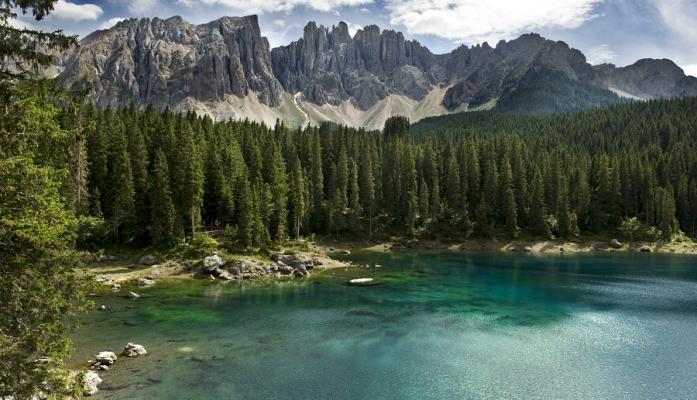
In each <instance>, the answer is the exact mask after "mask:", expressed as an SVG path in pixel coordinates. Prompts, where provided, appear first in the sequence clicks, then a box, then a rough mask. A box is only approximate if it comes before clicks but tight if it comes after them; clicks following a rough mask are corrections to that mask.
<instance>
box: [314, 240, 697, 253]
mask: <svg viewBox="0 0 697 400" xmlns="http://www.w3.org/2000/svg"><path fill="white" fill-rule="evenodd" d="M322 246H324V247H328V248H330V249H334V250H340V251H344V250H346V251H376V252H394V251H409V250H450V251H460V252H501V253H521V254H524V253H529V254H564V253H569V254H576V253H608V252H613V253H638V252H642V253H664V254H686V255H697V243H694V242H672V243H657V242H619V241H616V240H597V239H577V240H561V239H549V240H539V239H514V240H495V239H492V240H489V239H487V240H484V239H471V240H465V241H453V242H445V241H438V240H411V241H410V240H389V241H375V242H359V241H336V242H324V243H322Z"/></svg>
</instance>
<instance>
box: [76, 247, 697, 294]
mask: <svg viewBox="0 0 697 400" xmlns="http://www.w3.org/2000/svg"><path fill="white" fill-rule="evenodd" d="M419 250H448V251H457V252H464V253H467V252H501V253H520V254H532V255H543V254H552V255H554V254H557V255H559V254H578V253H589V254H593V253H632V252H634V253H636V252H642V253H663V254H684V255H697V243H694V242H688V241H685V242H672V243H656V242H619V241H617V240H597V239H587V240H586V239H577V240H559V239H555V240H552V239H550V240H539V239H515V240H483V239H471V240H466V241H455V242H445V241H438V240H400V239H396V240H387V241H351V240H327V239H324V240H319V241H318V242H317V243H316V244H312V245H311V247H310V248H309V249H307V250H293V249H289V250H284V249H280V250H279V251H277V252H275V253H274V254H275V255H278V254H285V255H292V256H296V257H299V258H300V259H304V260H308V262H310V263H312V264H316V265H317V268H312V267H311V268H309V270H310V272H311V273H312V274H307V275H306V276H299V275H298V276H296V275H294V274H293V273H292V272H291V273H289V274H288V275H281V274H274V273H271V274H264V273H263V268H269V267H270V266H272V265H274V264H276V265H283V262H280V263H277V262H276V261H274V260H271V259H270V258H268V257H263V256H259V255H253V254H237V253H226V252H224V251H222V252H220V253H222V254H221V257H222V259H223V261H224V262H225V264H226V265H231V264H238V265H239V264H240V263H243V264H247V265H249V266H251V268H253V269H254V270H255V271H262V273H261V274H258V275H254V274H251V275H250V276H247V275H244V276H242V275H238V276H233V278H232V279H219V280H230V281H235V280H249V281H265V280H289V279H296V278H300V279H302V278H305V277H310V276H312V275H320V274H322V273H323V272H324V271H327V270H332V269H336V268H344V269H345V268H350V267H352V264H351V262H347V261H344V260H341V259H340V258H341V256H346V255H349V254H350V253H351V252H354V251H374V252H383V253H385V252H388V253H389V252H398V251H419ZM134 257H137V258H134ZM148 257H150V258H152V260H149V261H150V262H145V263H143V262H142V261H143V259H145V258H148ZM273 257H274V256H272V258H273ZM204 259H205V257H197V258H187V259H177V258H173V257H158V256H157V255H152V254H149V253H148V254H143V255H140V256H134V255H132V254H131V255H130V256H125V257H122V256H104V257H103V259H102V260H99V261H97V262H95V263H93V264H92V265H91V266H90V267H89V268H88V272H89V273H91V274H93V275H94V276H95V278H96V280H97V282H99V283H101V284H102V285H105V286H107V287H114V286H113V285H114V284H116V285H122V284H133V285H138V282H139V280H143V279H146V280H151V281H156V280H159V279H179V280H182V279H183V280H188V279H201V278H205V279H214V278H216V277H215V276H211V275H210V274H204V275H201V274H200V273H198V272H200V268H201V265H202V264H203V261H204ZM141 282H142V281H141ZM144 286H147V282H146V284H145V285H144Z"/></svg>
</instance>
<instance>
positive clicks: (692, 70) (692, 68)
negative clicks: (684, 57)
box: [681, 64, 697, 77]
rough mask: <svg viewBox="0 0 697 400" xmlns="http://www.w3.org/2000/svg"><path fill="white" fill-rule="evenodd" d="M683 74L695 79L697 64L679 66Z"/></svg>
mask: <svg viewBox="0 0 697 400" xmlns="http://www.w3.org/2000/svg"><path fill="white" fill-rule="evenodd" d="M681 68H682V69H683V71H685V74H687V75H692V76H694V77H697V64H690V65H683V66H681Z"/></svg>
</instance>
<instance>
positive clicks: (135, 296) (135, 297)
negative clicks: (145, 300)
mask: <svg viewBox="0 0 697 400" xmlns="http://www.w3.org/2000/svg"><path fill="white" fill-rule="evenodd" d="M128 298H129V299H138V298H140V295H139V294H138V293H136V292H128Z"/></svg>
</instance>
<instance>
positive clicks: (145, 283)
mask: <svg viewBox="0 0 697 400" xmlns="http://www.w3.org/2000/svg"><path fill="white" fill-rule="evenodd" d="M155 283H157V282H155V281H154V280H153V279H149V278H138V286H142V287H150V286H153V285H154V284H155Z"/></svg>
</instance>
